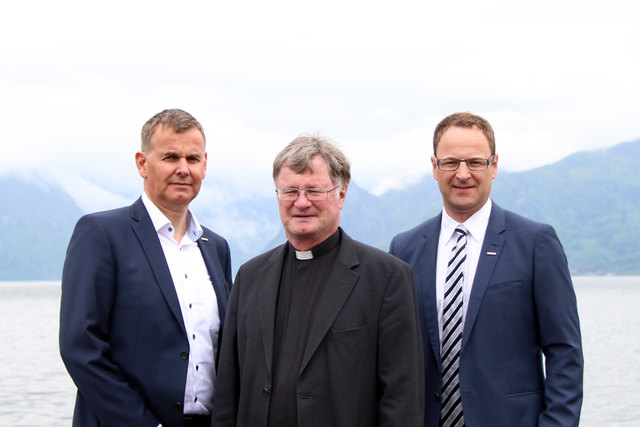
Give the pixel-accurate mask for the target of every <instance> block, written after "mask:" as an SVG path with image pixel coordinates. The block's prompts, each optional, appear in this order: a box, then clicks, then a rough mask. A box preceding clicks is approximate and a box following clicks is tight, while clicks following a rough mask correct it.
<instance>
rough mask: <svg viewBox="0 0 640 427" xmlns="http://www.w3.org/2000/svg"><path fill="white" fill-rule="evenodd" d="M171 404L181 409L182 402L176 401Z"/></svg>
mask: <svg viewBox="0 0 640 427" xmlns="http://www.w3.org/2000/svg"><path fill="white" fill-rule="evenodd" d="M173 406H175V407H176V408H178V409H182V402H176V403H175V405H173Z"/></svg>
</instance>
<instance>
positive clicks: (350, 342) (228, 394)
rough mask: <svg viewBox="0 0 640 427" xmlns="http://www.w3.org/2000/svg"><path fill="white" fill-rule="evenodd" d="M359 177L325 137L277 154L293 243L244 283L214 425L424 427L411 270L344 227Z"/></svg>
mask: <svg viewBox="0 0 640 427" xmlns="http://www.w3.org/2000/svg"><path fill="white" fill-rule="evenodd" d="M350 178H351V174H350V166H349V162H348V161H347V159H346V158H345V156H344V154H343V153H342V152H341V151H340V150H339V149H338V148H336V147H335V146H334V145H333V144H332V143H330V142H329V141H327V140H325V139H324V138H321V137H317V136H301V137H298V138H296V139H295V140H294V141H292V142H291V143H290V144H289V145H288V146H287V147H286V148H285V149H284V150H283V151H281V152H280V153H279V154H278V155H277V156H276V159H275V161H274V164H273V179H274V183H275V186H276V197H277V200H278V205H279V209H280V218H281V220H282V224H283V226H284V230H285V234H286V236H287V243H285V244H284V245H281V246H278V247H276V248H275V249H272V250H271V251H269V252H267V253H264V254H262V255H260V256H258V257H256V258H254V259H252V260H250V261H249V262H247V263H246V264H244V265H243V266H242V267H240V270H239V271H238V274H237V276H236V280H235V284H234V286H233V289H232V292H231V296H230V300H229V306H228V308H227V317H226V321H225V329H224V334H223V344H222V350H221V358H220V367H219V370H218V372H219V373H218V380H217V383H216V391H215V398H214V402H215V403H214V411H213V413H214V423H213V425H214V426H216V427H218V426H246V427H261V426H269V427H296V426H299V427H314V426H322V427H326V426H332V427H340V426H343V427H358V426H363V427H364V426H367V427H371V426H398V427H411V426H422V419H423V408H424V387H423V386H421V385H422V383H423V381H424V380H423V366H422V347H421V346H422V343H421V338H420V327H419V323H418V322H419V320H418V310H417V302H416V295H415V287H414V282H413V276H412V273H411V269H410V268H409V267H408V265H406V264H405V263H403V262H402V261H400V260H398V259H396V258H394V257H393V256H391V255H388V254H386V253H384V252H383V251H380V250H378V249H375V248H372V247H370V246H367V245H364V244H362V243H359V242H356V241H354V240H352V239H351V238H350V237H349V236H348V235H347V234H346V233H345V232H344V231H343V230H342V229H341V228H340V227H339V225H340V212H341V209H342V206H343V204H344V201H345V197H346V195H347V187H348V185H349V180H350Z"/></svg>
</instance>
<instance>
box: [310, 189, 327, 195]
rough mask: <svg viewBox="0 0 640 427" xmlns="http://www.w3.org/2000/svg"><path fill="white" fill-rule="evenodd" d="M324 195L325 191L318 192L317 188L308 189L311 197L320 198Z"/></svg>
mask: <svg viewBox="0 0 640 427" xmlns="http://www.w3.org/2000/svg"><path fill="white" fill-rule="evenodd" d="M322 193H324V190H318V189H315V188H309V189H307V194H308V195H310V196H319V195H321V194H322Z"/></svg>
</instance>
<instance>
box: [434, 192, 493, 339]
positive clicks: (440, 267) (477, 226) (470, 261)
mask: <svg viewBox="0 0 640 427" xmlns="http://www.w3.org/2000/svg"><path fill="white" fill-rule="evenodd" d="M490 215H491V199H488V200H487V203H485V204H484V206H483V207H482V208H480V210H479V211H478V212H476V213H474V214H473V215H471V217H469V219H467V220H466V221H465V222H464V223H463V224H460V223H459V222H457V221H455V220H453V219H452V218H451V217H450V216H449V215H447V212H446V210H445V209H444V208H443V209H442V222H441V224H440V240H439V241H438V259H437V262H436V305H437V308H438V326H439V329H440V344H442V308H443V302H444V286H445V280H446V275H447V263H448V262H449V258H450V256H451V250H452V249H453V247H454V246H455V243H456V239H457V238H456V236H454V233H455V230H456V227H458V226H459V225H463V226H464V228H465V229H466V230H467V259H466V260H465V263H464V270H463V273H464V281H463V284H462V323H463V325H464V320H465V317H466V314H467V307H468V305H469V296H470V295H471V288H472V287H473V278H474V277H475V275H476V268H477V267H478V260H479V259H480V250H481V249H482V242H483V241H484V235H485V233H486V231H487V225H488V224H489V216H490ZM463 327H464V326H463Z"/></svg>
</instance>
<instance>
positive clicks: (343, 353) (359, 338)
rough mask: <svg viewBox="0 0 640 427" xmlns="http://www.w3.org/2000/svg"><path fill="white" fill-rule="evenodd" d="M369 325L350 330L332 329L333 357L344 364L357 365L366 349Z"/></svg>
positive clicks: (331, 347)
mask: <svg viewBox="0 0 640 427" xmlns="http://www.w3.org/2000/svg"><path fill="white" fill-rule="evenodd" d="M368 332H369V325H364V326H358V327H354V328H348V329H331V334H330V343H331V345H330V349H331V353H332V356H333V357H337V358H338V359H340V360H342V361H343V362H342V363H345V364H350V363H357V360H359V358H360V356H361V354H362V351H363V349H364V345H365V341H366V339H367V334H368Z"/></svg>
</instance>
